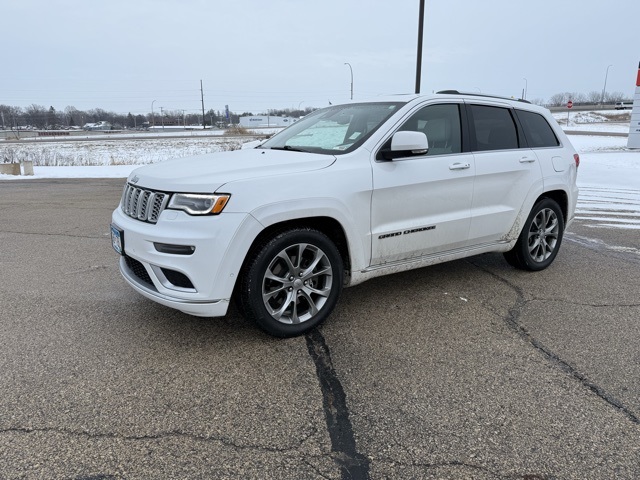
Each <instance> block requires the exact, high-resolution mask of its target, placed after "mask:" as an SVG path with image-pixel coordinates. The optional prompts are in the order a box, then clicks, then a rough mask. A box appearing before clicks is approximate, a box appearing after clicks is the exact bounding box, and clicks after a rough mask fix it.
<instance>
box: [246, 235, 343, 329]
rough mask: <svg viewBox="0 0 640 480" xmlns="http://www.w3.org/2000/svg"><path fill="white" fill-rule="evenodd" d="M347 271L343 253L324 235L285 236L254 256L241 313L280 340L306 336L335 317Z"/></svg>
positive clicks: (248, 264)
mask: <svg viewBox="0 0 640 480" xmlns="http://www.w3.org/2000/svg"><path fill="white" fill-rule="evenodd" d="M343 269H344V267H343V262H342V257H341V256H340V252H339V251H338V249H337V248H336V246H335V244H334V243H333V242H332V241H331V240H330V239H329V238H328V237H327V236H326V235H325V234H324V233H322V232H320V231H318V230H313V229H309V228H292V229H289V230H285V231H283V232H280V233H278V234H276V235H275V236H273V237H271V238H268V239H266V240H264V241H263V242H261V243H259V244H258V245H256V247H255V248H254V249H253V250H252V252H251V253H250V256H249V258H248V260H247V262H246V264H245V266H244V269H243V272H242V275H241V278H240V285H239V290H238V292H237V293H238V295H239V297H238V300H239V302H240V303H241V311H242V312H243V314H244V316H245V317H246V318H248V319H251V320H253V321H255V322H256V323H257V324H258V326H259V327H260V328H262V329H263V330H264V331H266V332H267V333H269V334H271V335H274V336H276V337H293V336H296V335H302V334H304V333H306V332H308V331H309V330H311V329H313V328H315V327H316V326H318V325H320V323H322V322H323V321H324V320H325V319H326V318H327V317H328V316H329V315H330V314H331V312H332V311H333V309H334V307H335V305H336V303H337V302H338V298H339V296H340V292H341V291H342V282H343V276H344V272H343Z"/></svg>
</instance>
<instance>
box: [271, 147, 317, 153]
mask: <svg viewBox="0 0 640 480" xmlns="http://www.w3.org/2000/svg"><path fill="white" fill-rule="evenodd" d="M271 150H288V151H289V152H304V153H309V151H308V150H304V149H303V148H298V147H292V146H291V145H285V146H284V147H271Z"/></svg>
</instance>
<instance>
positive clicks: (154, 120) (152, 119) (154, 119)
mask: <svg viewBox="0 0 640 480" xmlns="http://www.w3.org/2000/svg"><path fill="white" fill-rule="evenodd" d="M154 103H156V100H154V101H153V102H151V126H152V127H155V126H156V117H155V115H154V114H153V104H154Z"/></svg>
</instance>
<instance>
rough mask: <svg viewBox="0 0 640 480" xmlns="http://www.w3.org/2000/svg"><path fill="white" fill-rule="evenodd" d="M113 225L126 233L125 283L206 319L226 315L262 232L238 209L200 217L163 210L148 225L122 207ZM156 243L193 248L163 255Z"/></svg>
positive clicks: (147, 295)
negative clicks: (189, 251) (244, 264)
mask: <svg viewBox="0 0 640 480" xmlns="http://www.w3.org/2000/svg"><path fill="white" fill-rule="evenodd" d="M112 223H113V224H114V225H115V226H116V227H117V228H118V229H120V230H121V231H122V232H123V237H124V255H123V256H121V257H120V273H121V274H122V276H123V277H124V279H125V280H126V281H127V283H129V285H131V287H133V288H134V289H135V290H136V291H137V292H138V293H140V294H141V295H144V296H145V297H147V298H149V299H151V300H153V301H155V302H157V303H160V304H162V305H165V306H168V307H171V308H175V309H177V310H180V311H182V312H184V313H187V314H190V315H195V316H205V317H216V316H223V315H225V314H226V312H227V308H228V306H229V300H230V298H231V294H232V292H233V287H234V285H235V281H236V278H237V276H238V273H239V271H240V268H241V267H242V262H243V261H244V257H245V255H246V253H247V251H248V249H249V247H250V245H251V241H250V240H249V239H253V238H255V235H256V234H257V232H259V231H260V230H261V226H260V224H259V223H258V222H257V221H256V220H255V219H254V218H253V217H252V216H250V215H247V214H236V213H230V214H225V213H223V214H221V215H217V216H208V217H196V216H190V215H187V214H186V213H184V212H179V211H172V210H165V211H163V212H162V213H161V215H160V217H159V219H158V222H157V223H156V224H150V223H146V222H142V221H139V220H135V219H133V218H130V217H128V216H126V215H125V214H124V213H123V212H122V211H121V210H120V208H118V209H116V210H115V211H114V212H113V215H112ZM156 243H160V244H169V245H188V246H192V247H194V248H195V250H194V251H193V253H192V254H190V255H184V254H172V253H163V252H160V251H158V249H157V248H156V246H155V244H156ZM174 278H179V279H181V281H176V280H175V279H174Z"/></svg>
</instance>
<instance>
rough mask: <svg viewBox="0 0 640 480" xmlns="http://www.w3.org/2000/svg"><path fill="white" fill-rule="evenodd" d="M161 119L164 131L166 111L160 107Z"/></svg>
mask: <svg viewBox="0 0 640 480" xmlns="http://www.w3.org/2000/svg"><path fill="white" fill-rule="evenodd" d="M160 117H162V130H164V111H162V107H160Z"/></svg>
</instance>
